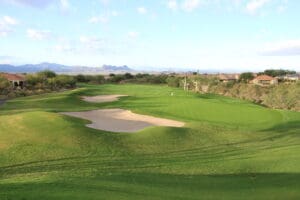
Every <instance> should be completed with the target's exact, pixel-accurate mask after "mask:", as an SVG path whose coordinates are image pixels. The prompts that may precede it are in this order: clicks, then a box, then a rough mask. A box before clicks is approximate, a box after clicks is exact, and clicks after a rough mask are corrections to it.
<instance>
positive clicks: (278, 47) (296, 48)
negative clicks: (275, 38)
mask: <svg viewBox="0 0 300 200" xmlns="http://www.w3.org/2000/svg"><path fill="white" fill-rule="evenodd" d="M260 54H261V55H266V56H295V55H297V56H300V40H287V41H280V42H277V43H270V44H266V45H265V47H264V48H263V50H262V51H260Z"/></svg>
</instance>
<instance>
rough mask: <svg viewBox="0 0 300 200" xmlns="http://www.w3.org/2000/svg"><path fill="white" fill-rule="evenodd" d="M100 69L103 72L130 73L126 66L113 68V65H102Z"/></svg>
mask: <svg viewBox="0 0 300 200" xmlns="http://www.w3.org/2000/svg"><path fill="white" fill-rule="evenodd" d="M102 69H103V70H105V71H132V69H130V68H129V67H128V66H127V65H123V66H113V65H103V66H102Z"/></svg>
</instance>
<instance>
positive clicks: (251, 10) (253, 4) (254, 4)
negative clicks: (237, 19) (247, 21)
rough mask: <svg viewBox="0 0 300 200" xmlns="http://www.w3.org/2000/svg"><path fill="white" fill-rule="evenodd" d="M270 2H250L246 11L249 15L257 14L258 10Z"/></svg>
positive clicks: (266, 0) (267, 0)
mask: <svg viewBox="0 0 300 200" xmlns="http://www.w3.org/2000/svg"><path fill="white" fill-rule="evenodd" d="M270 1H271V0H251V1H249V2H248V3H247V5H246V9H247V11H248V12H249V13H251V14H254V13H256V12H257V10H258V9H260V8H262V7H263V6H265V5H266V4H267V3H269V2H270Z"/></svg>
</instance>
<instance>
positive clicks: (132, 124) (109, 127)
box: [62, 109, 184, 132]
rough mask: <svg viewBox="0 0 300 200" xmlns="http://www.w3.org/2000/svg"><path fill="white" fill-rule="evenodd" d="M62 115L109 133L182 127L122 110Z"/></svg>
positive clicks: (66, 113) (164, 120) (176, 123)
mask: <svg viewBox="0 0 300 200" xmlns="http://www.w3.org/2000/svg"><path fill="white" fill-rule="evenodd" d="M62 114H65V115H68V116H72V117H78V118H82V119H87V120H89V121H91V122H92V123H91V124H88V125H87V126H88V127H90V128H94V129H98V130H105V131H111V132H137V131H139V130H142V129H144V128H146V127H149V126H169V127H182V126H184V123H183V122H179V121H174V120H169V119H163V118H157V117H152V116H148V115H140V114H135V113H133V112H131V111H129V110H123V109H102V110H92V111H86V112H64V113H62Z"/></svg>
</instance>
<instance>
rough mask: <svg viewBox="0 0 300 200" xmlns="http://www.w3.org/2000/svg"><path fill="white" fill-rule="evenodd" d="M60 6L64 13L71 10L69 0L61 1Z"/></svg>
mask: <svg viewBox="0 0 300 200" xmlns="http://www.w3.org/2000/svg"><path fill="white" fill-rule="evenodd" d="M60 4H61V8H62V10H63V11H67V10H69V9H70V3H69V0H60Z"/></svg>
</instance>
